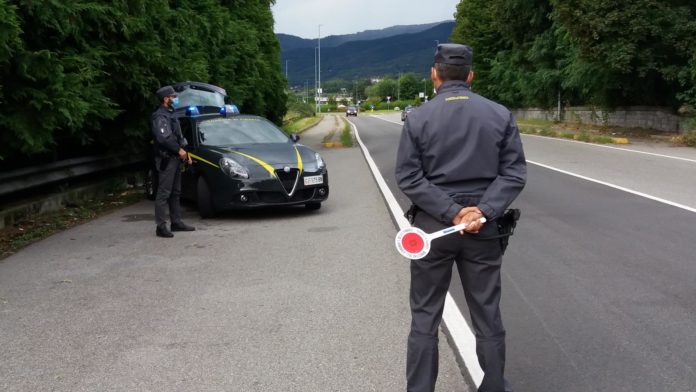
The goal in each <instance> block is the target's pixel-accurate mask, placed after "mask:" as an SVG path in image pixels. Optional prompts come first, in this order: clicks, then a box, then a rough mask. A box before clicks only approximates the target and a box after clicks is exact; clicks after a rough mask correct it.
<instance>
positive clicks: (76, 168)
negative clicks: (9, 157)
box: [0, 154, 144, 196]
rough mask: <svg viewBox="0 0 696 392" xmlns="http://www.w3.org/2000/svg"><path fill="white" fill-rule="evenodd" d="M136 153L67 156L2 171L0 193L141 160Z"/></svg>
mask: <svg viewBox="0 0 696 392" xmlns="http://www.w3.org/2000/svg"><path fill="white" fill-rule="evenodd" d="M143 160H144V159H143V157H142V156H139V155H137V154H135V155H133V154H127V155H105V156H89V157H83V158H74V159H67V160H64V161H58V162H54V163H49V164H45V165H38V166H32V167H27V168H23V169H17V170H13V171H9V172H5V173H0V196H6V195H10V194H12V193H16V192H20V191H24V190H27V189H31V188H36V187H39V186H43V185H51V184H56V183H59V182H62V181H66V180H69V179H73V178H77V177H82V176H86V175H90V174H96V173H99V172H103V171H106V170H112V169H118V168H121V167H124V166H129V165H132V164H136V163H139V162H142V161H143Z"/></svg>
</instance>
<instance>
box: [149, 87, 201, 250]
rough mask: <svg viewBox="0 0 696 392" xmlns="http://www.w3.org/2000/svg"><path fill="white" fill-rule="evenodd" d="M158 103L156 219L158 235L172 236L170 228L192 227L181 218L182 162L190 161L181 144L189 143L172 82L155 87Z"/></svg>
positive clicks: (155, 123) (154, 117)
mask: <svg viewBox="0 0 696 392" xmlns="http://www.w3.org/2000/svg"><path fill="white" fill-rule="evenodd" d="M157 97H159V100H160V103H161V105H160V106H159V108H157V110H156V111H155V112H154V113H152V117H151V127H152V137H153V140H154V148H155V167H156V168H157V173H158V175H159V186H158V188H157V197H156V198H155V223H156V224H157V230H156V234H157V236H158V237H164V238H171V237H174V234H172V231H194V230H196V229H195V228H194V227H192V226H189V225H187V224H185V223H184V222H182V221H181V207H180V206H179V197H180V195H181V165H182V163H188V164H191V157H189V155H188V153H187V152H186V150H184V147H186V145H187V144H188V143H187V142H186V139H185V138H184V136H183V135H182V133H181V127H180V126H179V121H178V120H177V119H176V117H175V116H174V109H175V108H176V106H177V105H178V97H177V93H176V91H174V88H173V87H171V86H164V87H162V88H160V89H159V90H157ZM167 207H168V208H169V217H170V219H171V231H170V229H169V228H167V219H166V218H167Z"/></svg>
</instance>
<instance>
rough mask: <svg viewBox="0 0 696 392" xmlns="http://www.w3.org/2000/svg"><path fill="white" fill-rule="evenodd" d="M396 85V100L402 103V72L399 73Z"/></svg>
mask: <svg viewBox="0 0 696 392" xmlns="http://www.w3.org/2000/svg"><path fill="white" fill-rule="evenodd" d="M396 83H397V88H396V100H397V101H401V71H399V80H398V81H397V82H396Z"/></svg>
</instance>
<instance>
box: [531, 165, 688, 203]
mask: <svg viewBox="0 0 696 392" xmlns="http://www.w3.org/2000/svg"><path fill="white" fill-rule="evenodd" d="M527 163H531V164H533V165H537V166H541V167H543V168H546V169H549V170H553V171H557V172H559V173H563V174H566V175H569V176H573V177H577V178H580V179H583V180H585V181H590V182H594V183H596V184H600V185H604V186H608V187H610V188H614V189H618V190H620V191H624V192H627V193H631V194H634V195H636V196H641V197H644V198H646V199H650V200H654V201H657V202H660V203H664V204H667V205H670V206H673V207H678V208H681V209H684V210H687V211H691V212H696V208H692V207H689V206H685V205H683V204H679V203H675V202H673V201H669V200H666V199H662V198H659V197H657V196H653V195H649V194H647V193H642V192H638V191H635V190H633V189H629V188H624V187H622V186H619V185H615V184H612V183H609V182H604V181H600V180H596V179H594V178H590V177H585V176H583V175H580V174H577V173H573V172H569V171H566V170H561V169H558V168H555V167H553V166H549V165H544V164H543V163H539V162H534V161H530V160H527Z"/></svg>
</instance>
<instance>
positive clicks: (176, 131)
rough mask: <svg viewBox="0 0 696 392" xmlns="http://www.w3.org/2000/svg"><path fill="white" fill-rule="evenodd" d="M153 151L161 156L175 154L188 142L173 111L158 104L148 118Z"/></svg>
mask: <svg viewBox="0 0 696 392" xmlns="http://www.w3.org/2000/svg"><path fill="white" fill-rule="evenodd" d="M150 122H151V128H152V139H153V141H154V144H155V153H156V154H159V156H162V157H169V156H177V155H178V153H179V148H184V147H186V145H187V144H188V142H187V141H186V139H185V138H184V136H183V135H182V133H181V126H180V125H179V121H178V120H177V119H176V117H175V116H174V111H173V110H170V109H169V108H167V107H166V106H164V105H160V107H159V108H157V110H155V112H154V113H152V116H151V118H150Z"/></svg>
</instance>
